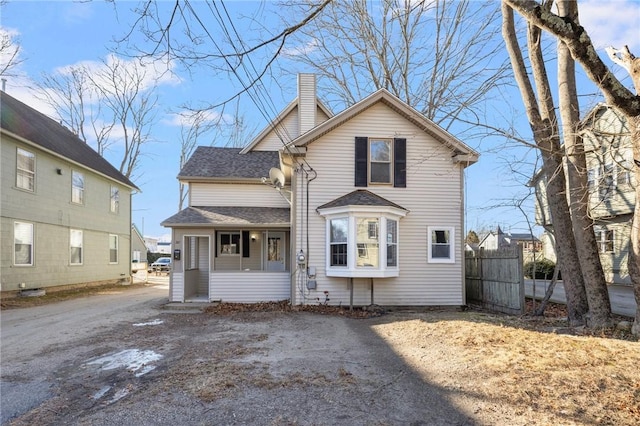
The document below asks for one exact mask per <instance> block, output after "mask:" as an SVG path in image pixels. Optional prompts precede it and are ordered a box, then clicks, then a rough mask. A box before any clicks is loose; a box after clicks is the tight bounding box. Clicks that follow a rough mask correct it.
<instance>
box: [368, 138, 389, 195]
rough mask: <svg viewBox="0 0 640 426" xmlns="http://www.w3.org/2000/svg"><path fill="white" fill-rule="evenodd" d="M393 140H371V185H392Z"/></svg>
mask: <svg viewBox="0 0 640 426" xmlns="http://www.w3.org/2000/svg"><path fill="white" fill-rule="evenodd" d="M391 142H392V140H391V139H369V183H373V184H375V183H392V180H391V177H392V176H393V170H392V164H393V163H392V161H391V160H392V159H391V152H392V149H391Z"/></svg>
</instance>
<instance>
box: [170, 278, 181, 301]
mask: <svg viewBox="0 0 640 426" xmlns="http://www.w3.org/2000/svg"><path fill="white" fill-rule="evenodd" d="M169 298H170V300H169V301H170V302H184V274H183V273H182V272H175V271H174V272H172V273H171V290H170V295H169Z"/></svg>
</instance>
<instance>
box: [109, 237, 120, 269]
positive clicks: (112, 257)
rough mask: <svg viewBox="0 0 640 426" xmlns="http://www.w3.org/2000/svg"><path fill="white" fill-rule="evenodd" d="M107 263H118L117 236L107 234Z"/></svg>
mask: <svg viewBox="0 0 640 426" xmlns="http://www.w3.org/2000/svg"><path fill="white" fill-rule="evenodd" d="M109 263H118V236H117V235H109Z"/></svg>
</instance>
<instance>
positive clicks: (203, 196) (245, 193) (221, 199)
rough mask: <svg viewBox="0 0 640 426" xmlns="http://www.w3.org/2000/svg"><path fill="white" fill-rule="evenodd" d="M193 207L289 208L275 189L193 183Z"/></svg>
mask: <svg viewBox="0 0 640 426" xmlns="http://www.w3.org/2000/svg"><path fill="white" fill-rule="evenodd" d="M189 190H190V192H191V194H190V202H189V203H190V204H189V205H191V206H202V207H205V206H218V207H223V206H226V207H255V206H260V207H289V204H288V203H287V201H286V200H285V199H284V198H282V196H281V195H280V194H279V193H278V191H276V190H275V189H273V188H271V187H269V186H267V185H261V184H256V185H249V184H248V185H240V184H213V183H191V184H190V185H189Z"/></svg>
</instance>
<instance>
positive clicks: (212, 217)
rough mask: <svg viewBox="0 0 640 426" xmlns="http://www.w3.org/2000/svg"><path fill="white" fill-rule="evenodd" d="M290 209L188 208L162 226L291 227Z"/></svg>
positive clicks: (164, 222) (165, 221) (166, 220)
mask: <svg viewBox="0 0 640 426" xmlns="http://www.w3.org/2000/svg"><path fill="white" fill-rule="evenodd" d="M289 220H290V209H289V208H288V207H287V208H279V207H187V208H186V209H184V210H181V211H180V212H178V213H176V214H174V215H173V216H171V217H170V218H168V219H165V220H164V221H163V222H162V223H161V225H162V226H168V227H175V226H202V225H218V226H220V225H233V226H246V225H253V226H257V225H258V226H259V225H261V226H267V225H268V226H289V225H290V221H289Z"/></svg>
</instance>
